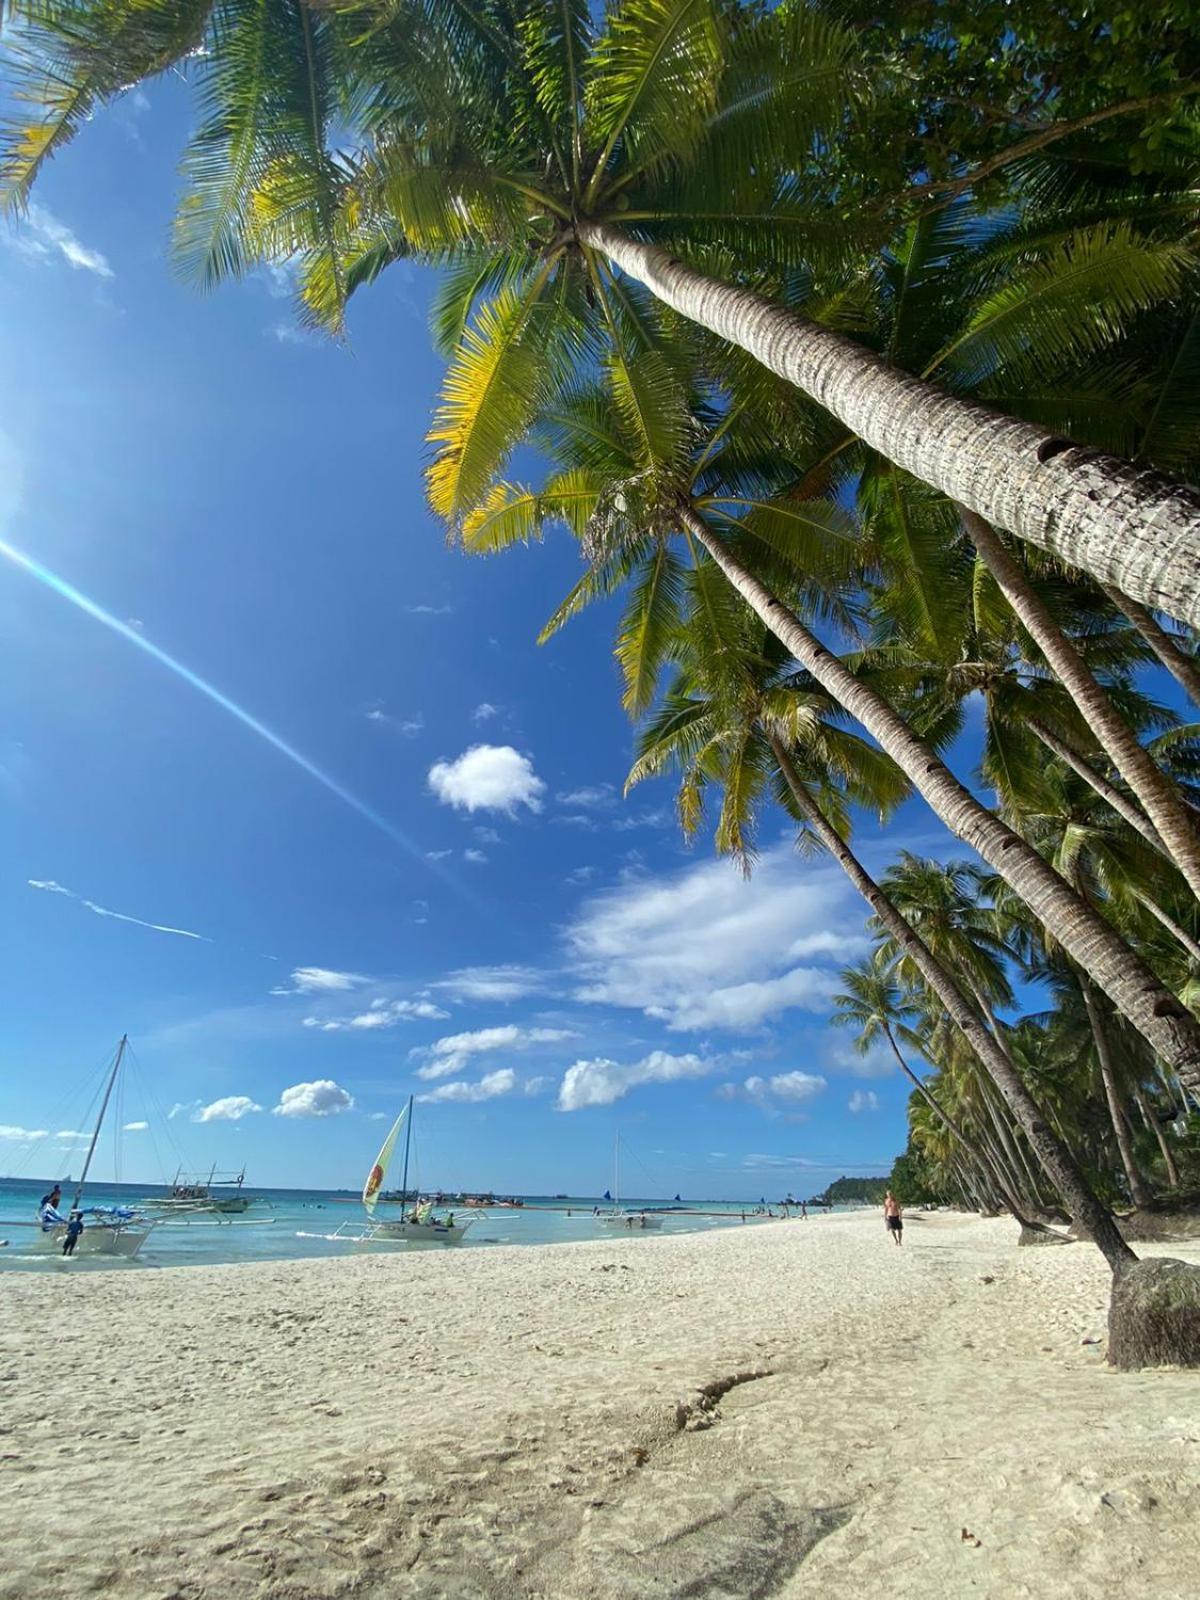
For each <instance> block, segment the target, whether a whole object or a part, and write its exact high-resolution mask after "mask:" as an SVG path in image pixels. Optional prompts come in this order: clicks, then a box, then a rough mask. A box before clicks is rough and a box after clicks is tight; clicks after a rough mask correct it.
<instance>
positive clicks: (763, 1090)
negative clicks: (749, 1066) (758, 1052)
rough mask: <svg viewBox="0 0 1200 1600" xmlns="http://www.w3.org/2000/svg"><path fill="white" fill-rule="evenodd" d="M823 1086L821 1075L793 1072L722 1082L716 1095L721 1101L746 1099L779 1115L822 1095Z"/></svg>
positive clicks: (792, 1110) (768, 1111) (763, 1109)
mask: <svg viewBox="0 0 1200 1600" xmlns="http://www.w3.org/2000/svg"><path fill="white" fill-rule="evenodd" d="M825 1087H826V1082H825V1079H824V1078H823V1077H821V1075H820V1073H815V1072H800V1071H793V1072H777V1073H775V1074H774V1075H773V1076H771V1077H769V1078H763V1077H759V1076H758V1075H754V1076H752V1077H749V1078H745V1079H743V1080H742V1082H741V1083H723V1084H722V1085H721V1087H720V1088H719V1089H718V1090H717V1093H718V1094H719V1095H720V1097H721V1098H722V1099H723V1100H749V1101H750V1102H751V1103H752V1104H753V1105H756V1106H758V1107H759V1109H760V1110H762V1111H766V1112H767V1113H769V1114H770V1115H778V1114H779V1113H780V1112H784V1113H789V1112H794V1111H795V1108H796V1107H797V1106H799V1105H802V1104H803V1103H804V1102H805V1101H806V1100H812V1099H814V1098H815V1097H816V1096H817V1095H819V1094H821V1093H822V1092H823V1090H824V1089H825ZM800 1120H803V1118H801V1119H800Z"/></svg>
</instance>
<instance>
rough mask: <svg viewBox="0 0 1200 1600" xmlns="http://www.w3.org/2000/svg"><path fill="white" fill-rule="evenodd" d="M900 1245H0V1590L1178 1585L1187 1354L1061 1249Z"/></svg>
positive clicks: (1191, 1442)
mask: <svg viewBox="0 0 1200 1600" xmlns="http://www.w3.org/2000/svg"><path fill="white" fill-rule="evenodd" d="M905 1239H906V1242H905V1245H904V1248H903V1249H902V1250H896V1249H895V1248H894V1247H893V1246H892V1245H891V1244H890V1242H889V1241H888V1240H887V1239H886V1238H885V1236H884V1233H883V1229H882V1226H881V1225H880V1222H879V1220H878V1218H876V1217H875V1216H874V1215H873V1214H871V1215H856V1216H833V1217H823V1218H814V1219H812V1220H810V1221H809V1222H807V1223H802V1222H788V1223H779V1224H765V1225H747V1226H746V1227H744V1228H742V1227H739V1228H730V1229H722V1230H719V1231H714V1232H712V1233H709V1234H691V1235H685V1236H679V1237H675V1238H670V1237H666V1238H657V1239H655V1238H629V1239H626V1238H623V1239H615V1240H613V1239H607V1238H606V1239H599V1240H597V1241H595V1242H589V1243H586V1244H573V1245H564V1246H559V1247H555V1248H546V1249H521V1248H511V1249H497V1250H495V1251H486V1250H476V1251H458V1252H451V1251H444V1252H436V1253H434V1252H416V1251H414V1252H409V1253H402V1252H401V1253H389V1254H388V1255H386V1256H376V1255H370V1256H364V1257H361V1258H358V1259H354V1260H349V1261H347V1260H326V1261H304V1262H294V1263H286V1264H285V1263H255V1264H247V1265H245V1266H229V1267H206V1268H184V1269H178V1270H173V1271H161V1272H139V1271H136V1270H134V1271H114V1272H106V1273H97V1272H83V1273H72V1272H57V1271H53V1270H52V1271H47V1272H45V1273H38V1274H32V1273H31V1274H24V1273H22V1274H8V1275H6V1276H5V1279H4V1281H3V1289H4V1296H3V1306H2V1310H0V1497H2V1499H0V1503H2V1504H3V1507H4V1513H3V1529H4V1560H3V1570H2V1572H0V1597H2V1600H65V1597H68V1596H70V1597H74V1596H80V1595H88V1594H103V1595H105V1596H106V1597H108V1600H243V1597H264V1600H335V1597H341V1596H354V1597H367V1600H384V1597H387V1600H405V1597H410V1596H412V1597H422V1600H434V1597H439V1600H440V1597H443V1596H445V1597H454V1600H458V1597H462V1600H473V1597H479V1600H500V1597H504V1600H767V1597H773V1596H780V1597H783V1600H797V1597H801V1596H805V1597H807V1596H812V1597H814V1600H816V1597H820V1600H842V1597H845V1600H861V1597H862V1596H864V1595H866V1594H871V1595H873V1596H884V1597H893V1596H894V1597H897V1600H899V1597H907V1596H913V1597H918V1596H919V1597H920V1600H930V1597H940V1596H951V1597H958V1596H985V1597H995V1600H1011V1597H1029V1600H1045V1597H1047V1596H1059V1595H1061V1596H1070V1597H1072V1600H1075V1597H1080V1600H1090V1597H1092V1596H1095V1597H1097V1600H1099V1597H1100V1596H1104V1597H1106V1600H1107V1597H1110V1596H1112V1595H1121V1596H1123V1597H1127V1600H1133V1597H1145V1600H1194V1597H1195V1596H1196V1594H1197V1592H1198V1590H1200V1580H1198V1579H1197V1576H1196V1574H1197V1573H1200V1374H1197V1373H1182V1372H1171V1371H1164V1372H1158V1373H1135V1374H1117V1373H1114V1372H1112V1371H1110V1370H1109V1369H1108V1368H1107V1367H1106V1365H1105V1363H1104V1343H1103V1340H1104V1324H1105V1311H1106V1299H1107V1281H1106V1277H1107V1275H1106V1269H1105V1267H1104V1264H1103V1262H1102V1260H1101V1259H1100V1257H1099V1255H1098V1254H1097V1253H1096V1252H1095V1251H1094V1250H1092V1249H1090V1248H1089V1247H1088V1246H1085V1245H1079V1244H1075V1245H1069V1246H1064V1247H1063V1248H1061V1249H1048V1250H1032V1251H1026V1250H1021V1251H1018V1250H1017V1249H1016V1248H1015V1243H1016V1230H1015V1227H1013V1226H1012V1225H1011V1224H1010V1223H1006V1222H1002V1221H997V1222H980V1221H978V1220H975V1219H965V1218H954V1217H949V1216H945V1215H936V1216H929V1217H921V1216H917V1215H914V1216H911V1217H910V1219H909V1226H908V1228H907V1230H906V1235H905ZM1140 1248H1142V1249H1144V1250H1145V1251H1146V1252H1147V1253H1158V1254H1177V1255H1181V1256H1183V1257H1184V1258H1185V1259H1189V1260H1200V1248H1198V1247H1197V1246H1196V1245H1195V1244H1192V1245H1188V1246H1178V1247H1176V1246H1172V1247H1167V1246H1145V1247H1140Z"/></svg>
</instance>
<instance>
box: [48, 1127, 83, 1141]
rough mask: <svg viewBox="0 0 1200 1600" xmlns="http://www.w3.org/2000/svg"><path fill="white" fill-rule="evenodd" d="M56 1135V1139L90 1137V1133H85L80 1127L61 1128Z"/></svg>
mask: <svg viewBox="0 0 1200 1600" xmlns="http://www.w3.org/2000/svg"><path fill="white" fill-rule="evenodd" d="M54 1137H55V1138H56V1139H90V1138H91V1137H92V1136H91V1134H90V1133H84V1132H83V1131H82V1130H81V1129H79V1128H59V1129H58V1130H57V1131H56V1132H55V1135H54Z"/></svg>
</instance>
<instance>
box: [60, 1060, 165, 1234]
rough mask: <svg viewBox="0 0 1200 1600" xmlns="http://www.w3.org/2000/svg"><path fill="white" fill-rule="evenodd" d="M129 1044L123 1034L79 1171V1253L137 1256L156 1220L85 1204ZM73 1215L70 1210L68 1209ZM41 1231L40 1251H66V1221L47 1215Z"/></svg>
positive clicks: (73, 1206) (120, 1209)
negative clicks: (87, 1186)
mask: <svg viewBox="0 0 1200 1600" xmlns="http://www.w3.org/2000/svg"><path fill="white" fill-rule="evenodd" d="M128 1043H129V1038H128V1035H126V1034H123V1035H122V1036H121V1042H120V1044H119V1045H118V1046H117V1054H116V1058H115V1059H114V1061H113V1065H112V1071H111V1072H110V1073H109V1075H108V1083H107V1085H106V1086H105V1090H104V1099H103V1100H102V1101H101V1102H100V1114H99V1116H98V1117H97V1118H96V1126H95V1127H94V1128H93V1129H92V1142H91V1143H90V1144H89V1145H88V1153H87V1158H86V1160H85V1161H84V1163H83V1171H82V1172H81V1173H80V1174H79V1182H78V1184H77V1185H76V1188H75V1198H74V1200H73V1201H72V1202H71V1206H70V1211H78V1212H79V1213H80V1215H81V1216H82V1218H83V1232H82V1233H81V1234H80V1235H79V1241H78V1243H77V1244H76V1246H75V1251H74V1254H75V1256H126V1257H129V1256H136V1255H137V1253H138V1251H139V1250H140V1249H141V1248H142V1245H143V1244H144V1243H145V1242H146V1239H147V1237H148V1236H149V1234H150V1231H151V1230H152V1229H153V1228H154V1227H155V1223H154V1221H153V1220H151V1219H150V1218H149V1217H146V1216H144V1215H143V1214H142V1213H141V1212H140V1211H137V1210H134V1209H132V1208H130V1207H128V1206H82V1205H81V1204H80V1201H81V1200H82V1199H83V1189H84V1185H85V1184H86V1182H87V1176H88V1173H89V1171H90V1170H91V1165H92V1157H93V1156H94V1155H95V1153H96V1141H97V1140H98V1139H99V1137H100V1129H101V1127H102V1126H103V1124H104V1114H105V1112H106V1111H107V1110H108V1102H109V1101H110V1100H111V1099H112V1092H113V1087H114V1085H115V1084H116V1081H117V1074H118V1073H119V1072H120V1070H121V1062H122V1060H123V1058H124V1055H125V1048H126V1046H127V1045H128ZM68 1215H70V1212H68ZM39 1220H40V1222H41V1232H40V1233H39V1234H38V1235H37V1237H36V1239H35V1240H34V1244H33V1248H34V1249H35V1250H37V1251H45V1252H50V1251H58V1252H59V1253H60V1254H61V1252H62V1247H63V1242H64V1240H65V1239H66V1237H67V1225H66V1223H65V1222H53V1221H51V1222H48V1221H47V1220H46V1219H45V1217H41V1218H39Z"/></svg>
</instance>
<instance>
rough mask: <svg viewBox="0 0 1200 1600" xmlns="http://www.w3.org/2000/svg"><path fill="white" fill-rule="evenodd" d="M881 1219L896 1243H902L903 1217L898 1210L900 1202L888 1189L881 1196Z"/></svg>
mask: <svg viewBox="0 0 1200 1600" xmlns="http://www.w3.org/2000/svg"><path fill="white" fill-rule="evenodd" d="M883 1220H884V1223H885V1225H886V1227H887V1231H888V1232H889V1233H890V1234H891V1236H892V1238H893V1239H894V1240H895V1241H896V1243H897V1244H903V1243H904V1217H903V1215H902V1214H901V1211H900V1202H899V1200H897V1199H896V1196H895V1195H894V1194H893V1193H892V1191H891V1190H890V1189H889V1190H888V1192H887V1193H886V1194H885V1195H884V1197H883Z"/></svg>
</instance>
